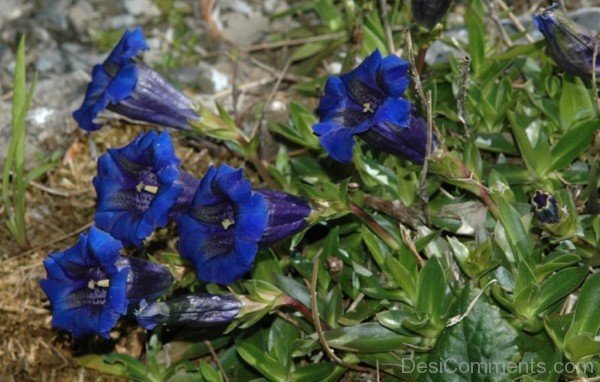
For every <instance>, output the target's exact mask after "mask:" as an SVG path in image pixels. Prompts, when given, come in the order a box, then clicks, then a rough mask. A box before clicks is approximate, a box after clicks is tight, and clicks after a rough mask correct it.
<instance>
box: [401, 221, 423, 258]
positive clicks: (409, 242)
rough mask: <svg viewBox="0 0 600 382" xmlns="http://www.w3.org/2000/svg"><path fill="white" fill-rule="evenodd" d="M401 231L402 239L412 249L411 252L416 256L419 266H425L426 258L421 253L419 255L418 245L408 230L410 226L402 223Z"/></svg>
mask: <svg viewBox="0 0 600 382" xmlns="http://www.w3.org/2000/svg"><path fill="white" fill-rule="evenodd" d="M400 233H401V234H402V239H403V240H404V243H405V244H406V246H407V247H408V249H409V250H410V253H411V254H412V255H413V256H414V258H415V260H417V263H418V264H419V266H420V267H421V268H423V266H424V265H425V260H423V258H422V257H421V255H419V251H417V247H415V243H414V241H413V240H412V238H411V237H410V231H409V230H408V228H406V227H405V226H403V225H402V224H400Z"/></svg>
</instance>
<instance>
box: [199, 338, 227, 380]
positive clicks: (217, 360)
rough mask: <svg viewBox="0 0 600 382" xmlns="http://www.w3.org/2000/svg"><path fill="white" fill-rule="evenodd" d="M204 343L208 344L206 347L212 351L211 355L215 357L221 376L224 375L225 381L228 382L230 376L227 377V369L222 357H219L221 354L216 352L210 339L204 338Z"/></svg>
mask: <svg viewBox="0 0 600 382" xmlns="http://www.w3.org/2000/svg"><path fill="white" fill-rule="evenodd" d="M204 345H206V347H207V348H208V351H209V352H210V355H211V356H212V357H213V360H214V361H215V363H216V364H217V368H218V369H219V371H220V372H221V377H223V381H225V382H228V381H229V378H227V373H225V369H224V368H223V364H222V363H221V359H219V356H218V355H217V353H216V352H215V349H214V348H213V346H212V344H211V343H210V341H209V340H204Z"/></svg>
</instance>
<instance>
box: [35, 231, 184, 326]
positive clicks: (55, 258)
mask: <svg viewBox="0 0 600 382" xmlns="http://www.w3.org/2000/svg"><path fill="white" fill-rule="evenodd" d="M122 248H123V245H122V244H121V243H120V242H119V241H117V240H115V239H113V238H112V237H111V236H110V235H109V234H107V233H106V232H104V231H101V230H99V229H98V228H96V227H92V228H90V231H89V234H87V235H85V234H84V235H81V237H80V239H79V242H77V244H75V245H74V246H73V247H71V248H69V249H67V250H66V251H63V252H58V253H53V254H51V255H50V256H49V257H48V258H47V259H46V260H44V267H45V268H46V273H47V275H48V276H47V277H48V278H46V279H44V280H40V286H41V287H42V289H43V290H44V292H45V293H46V295H47V296H48V299H49V300H50V303H51V305H52V324H53V325H54V326H55V327H57V328H59V329H64V330H68V331H70V332H71V333H72V334H73V336H75V337H80V336H83V335H88V334H98V335H101V336H103V337H108V336H109V333H110V330H111V329H112V328H114V327H115V325H116V324H117V320H118V319H119V317H120V316H121V315H122V314H125V313H127V307H128V305H129V304H136V303H138V302H140V301H141V300H144V301H145V300H155V299H157V298H159V297H161V296H162V295H163V294H164V293H165V292H166V291H167V290H168V289H169V288H170V287H171V284H172V283H173V276H172V275H171V273H170V272H169V270H168V269H166V268H165V267H163V266H161V265H158V264H153V263H150V262H148V261H145V260H142V259H137V258H127V257H123V256H121V249H122Z"/></svg>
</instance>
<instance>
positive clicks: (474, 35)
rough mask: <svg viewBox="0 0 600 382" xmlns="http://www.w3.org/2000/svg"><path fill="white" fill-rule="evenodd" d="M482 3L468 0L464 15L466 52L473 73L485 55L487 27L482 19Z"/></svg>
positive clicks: (480, 64)
mask: <svg viewBox="0 0 600 382" xmlns="http://www.w3.org/2000/svg"><path fill="white" fill-rule="evenodd" d="M483 14H484V12H483V4H482V3H481V0H470V1H469V2H468V5H467V14H466V17H465V21H466V27H467V33H468V34H469V45H468V52H469V56H470V57H471V63H472V67H473V73H478V72H479V69H480V68H481V66H482V64H483V60H484V57H485V41H486V36H487V27H486V25H485V22H484V20H483Z"/></svg>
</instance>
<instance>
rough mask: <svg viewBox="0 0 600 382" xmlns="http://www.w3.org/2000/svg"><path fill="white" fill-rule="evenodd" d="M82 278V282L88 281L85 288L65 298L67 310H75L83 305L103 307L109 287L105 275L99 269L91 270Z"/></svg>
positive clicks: (108, 281) (108, 280)
mask: <svg viewBox="0 0 600 382" xmlns="http://www.w3.org/2000/svg"><path fill="white" fill-rule="evenodd" d="M82 278H83V279H84V280H85V279H86V278H87V279H88V282H87V284H86V287H83V288H80V289H78V290H76V291H73V292H72V293H71V294H69V296H68V297H67V305H68V306H69V308H70V309H75V308H80V307H82V306H85V305H100V306H102V305H104V304H105V303H106V295H107V294H108V287H109V286H110V279H109V278H108V277H107V275H106V273H105V272H104V271H103V270H102V269H100V268H92V269H90V270H89V271H88V272H86V274H85V275H82Z"/></svg>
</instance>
